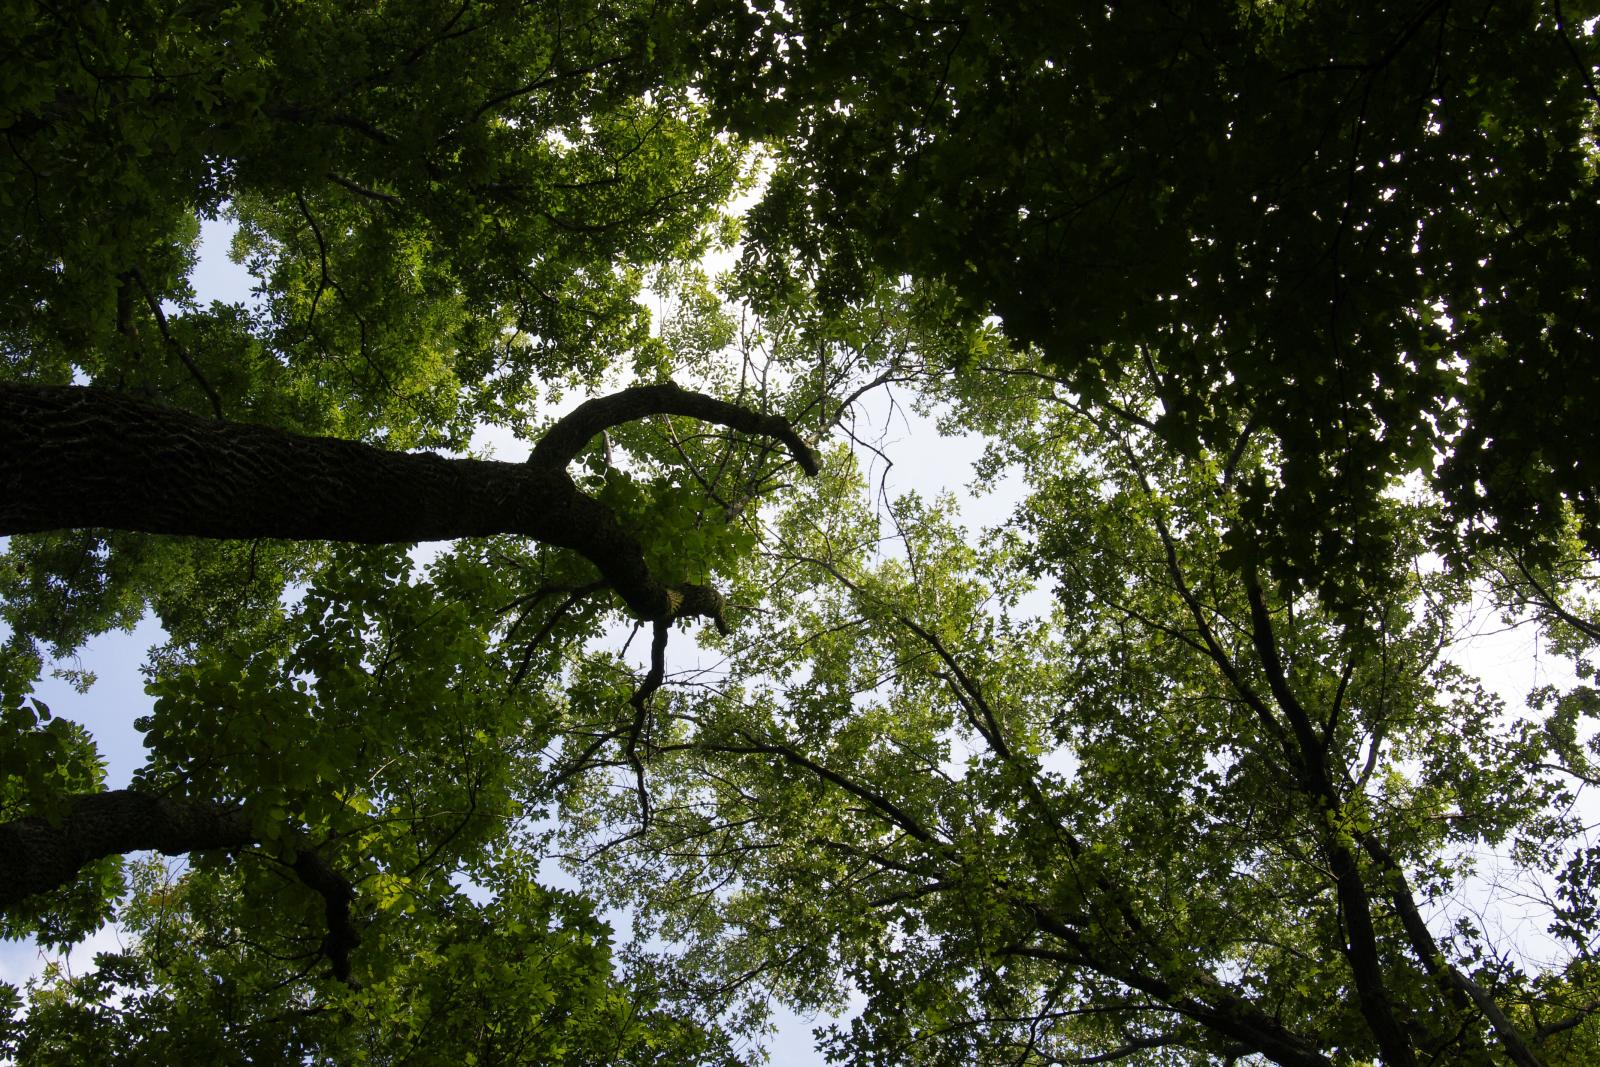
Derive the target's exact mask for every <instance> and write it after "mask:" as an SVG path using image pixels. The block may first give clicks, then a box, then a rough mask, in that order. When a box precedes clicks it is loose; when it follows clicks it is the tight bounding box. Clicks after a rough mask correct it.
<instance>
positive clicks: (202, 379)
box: [118, 267, 223, 422]
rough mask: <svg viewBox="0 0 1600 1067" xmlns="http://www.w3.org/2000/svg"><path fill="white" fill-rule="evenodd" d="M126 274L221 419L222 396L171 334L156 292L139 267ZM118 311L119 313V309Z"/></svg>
mask: <svg viewBox="0 0 1600 1067" xmlns="http://www.w3.org/2000/svg"><path fill="white" fill-rule="evenodd" d="M127 276H128V277H129V278H131V279H133V282H134V284H136V285H137V286H138V287H139V291H140V292H141V293H143V294H144V302H145V305H146V306H147V307H149V309H150V314H152V315H154V316H155V319H156V325H157V326H158V327H160V329H161V339H162V340H163V341H165V342H166V343H167V347H168V348H170V349H171V350H172V352H173V354H174V355H176V356H177V357H178V359H179V360H180V361H181V362H182V363H183V365H184V366H185V367H186V368H188V370H189V376H190V377H191V378H193V379H194V380H195V382H196V384H198V385H199V386H200V389H201V391H202V392H204V393H205V394H206V399H208V400H210V401H211V412H212V414H214V415H215V416H216V417H217V421H218V422H221V421H223V415H222V397H220V396H218V395H217V391H216V390H215V389H213V388H212V387H211V383H210V382H209V381H207V380H206V376H205V375H204V374H202V373H200V368H199V367H197V366H196V365H195V362H194V360H192V359H190V358H189V351H188V349H186V348H184V347H183V345H182V344H180V343H179V342H178V339H177V338H176V337H174V336H172V327H171V326H169V325H168V324H167V313H166V312H165V311H163V310H161V301H160V300H157V299H156V294H155V293H153V292H151V291H150V286H149V285H147V284H146V283H145V280H144V275H143V274H141V273H140V272H139V268H137V267H135V268H134V269H133V270H131V271H129V272H128V275H127ZM118 313H119V314H120V313H121V312H120V309H119V312H118Z"/></svg>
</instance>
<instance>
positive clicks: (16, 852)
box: [0, 789, 360, 980]
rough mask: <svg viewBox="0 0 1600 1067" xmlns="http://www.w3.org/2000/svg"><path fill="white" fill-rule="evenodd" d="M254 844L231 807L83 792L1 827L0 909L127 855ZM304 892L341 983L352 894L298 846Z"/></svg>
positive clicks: (353, 935)
mask: <svg viewBox="0 0 1600 1067" xmlns="http://www.w3.org/2000/svg"><path fill="white" fill-rule="evenodd" d="M257 843H258V838H257V835H256V832H255V829H254V827H253V826H252V825H251V822H250V820H249V819H248V818H246V817H245V815H244V813H243V811H242V810H241V809H240V808H239V807H238V805H235V804H224V803H220V802H218V801H213V800H199V799H194V798H186V797H163V796H156V795H154V794H151V793H140V792H136V791H134V790H131V789H117V790H112V791H110V792H106V793H85V794H81V795H78V796H73V797H69V798H67V799H66V804H65V811H64V812H63V813H61V814H60V817H59V819H57V820H55V821H52V820H50V819H47V818H45V817H43V816H39V815H29V816H25V817H23V818H20V819H13V820H12V821H10V822H6V823H0V855H3V856H4V857H5V864H4V866H3V867H0V910H3V909H6V908H11V907H15V906H16V905H17V904H19V903H21V902H22V901H24V900H26V899H27V898H29V897H32V896H36V895H38V894H40V893H48V892H50V891H51V890H55V889H59V888H61V887H62V886H65V885H67V884H69V883H70V882H71V881H72V880H73V879H74V878H76V877H77V875H78V872H79V871H80V870H82V869H83V868H84V867H85V866H87V865H88V864H90V863H93V862H94V861H95V860H99V859H104V858H106V857H107V856H120V855H125V854H127V853H129V852H143V851H152V852H160V853H161V854H163V855H166V856H180V855H185V854H187V853H190V852H206V851H210V850H214V849H229V850H234V849H242V848H248V847H251V846H253V845H255V844H257ZM290 866H291V867H292V869H293V870H294V872H295V875H296V876H297V877H298V878H299V879H300V881H301V882H302V883H304V885H305V886H306V888H308V889H310V890H312V891H314V892H315V893H317V894H318V895H319V896H321V897H322V899H323V901H324V904H325V914H326V918H327V926H328V932H327V935H326V936H325V937H324V938H323V941H322V951H323V952H324V953H325V954H326V955H327V957H328V961H329V963H330V964H331V965H332V967H333V973H334V975H335V976H336V977H337V978H339V979H340V980H346V979H348V978H349V977H350V953H351V952H352V951H353V950H354V949H355V947H356V945H357V944H358V942H359V940H360V935H359V934H358V933H357V931H356V928H355V924H354V922H353V921H352V918H351V915H350V903H351V901H353V900H354V899H355V889H354V888H353V887H352V886H351V885H350V883H349V882H348V881H347V880H346V879H345V878H344V876H342V875H341V874H339V872H338V871H336V870H334V869H333V867H331V866H330V865H329V864H328V862H327V861H326V860H324V859H323V858H322V857H321V856H319V855H317V853H316V852H315V851H314V850H313V849H311V848H309V847H306V846H304V845H302V846H301V847H299V848H298V850H297V852H296V854H295V859H294V861H293V862H292V863H291V864H290Z"/></svg>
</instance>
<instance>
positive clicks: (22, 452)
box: [0, 384, 817, 627]
mask: <svg viewBox="0 0 1600 1067" xmlns="http://www.w3.org/2000/svg"><path fill="white" fill-rule="evenodd" d="M653 414H680V415H688V416H692V417H696V418H701V419H705V420H706V421H710V422H715V423H718V424H720V425H725V426H729V427H732V428H733V429H738V430H743V431H746V432H751V433H761V434H765V435H768V436H772V437H775V438H778V439H779V440H782V441H783V442H784V443H785V444H786V445H788V447H789V448H790V450H791V451H792V452H794V454H795V457H796V459H797V460H799V461H800V463H801V466H802V467H804V468H805V469H806V470H807V471H810V472H813V473H814V472H815V471H816V469H817V468H816V458H815V455H814V454H813V453H812V452H811V450H810V448H809V447H808V446H806V444H805V443H804V442H803V441H802V440H800V438H799V436H798V435H797V434H795V432H794V431H793V429H792V428H790V427H789V425H788V424H787V423H785V422H783V421H782V420H781V419H778V418H776V417H774V416H767V415H761V414H758V413H756V412H752V411H749V410H747V409H744V408H740V407H738V406H737V405H734V404H729V403H727V402H725V401H721V400H716V399H715V398H712V397H707V396H702V395H700V394H698V393H692V392H689V391H688V390H685V389H681V388H679V387H678V386H676V385H652V386H639V387H636V388H634V389H626V390H623V391H622V392H620V393H616V394H613V395H612V396H609V397H601V398H598V399H597V400H592V401H589V402H588V403H587V404H584V405H580V406H579V408H578V409H577V410H576V411H574V412H572V413H571V414H569V415H568V416H567V417H566V418H564V419H562V420H560V421H559V422H557V423H556V425H555V426H554V427H552V428H551V430H550V432H549V433H548V434H547V435H546V437H545V439H544V440H542V441H540V443H539V445H538V446H537V447H536V448H535V449H534V452H533V455H532V456H530V458H529V461H528V462H526V463H502V462H493V461H489V460H477V459H447V458H445V457H442V456H438V455H435V454H433V453H430V452H389V451H385V450H384V449H381V448H375V447H373V446H371V445H366V444H361V443H359V442H355V441H345V440H340V439H337V438H328V437H309V436H305V435H301V434H295V433H290V432H287V431H283V430H275V429H271V428H269V427H265V426H256V425H252V424H248V423H224V422H218V421H215V420H209V419H202V418H199V417H197V416H194V415H190V414H188V413H186V412H182V411H177V410H174V409H171V408H165V407H159V406H156V405H152V404H147V403H144V402H141V401H138V400H134V399H132V398H130V397H128V396H125V395H123V394H120V393H115V392H111V391H108V390H104V389H97V388H91V387H84V386H48V385H29V384H6V385H0V535H3V534H16V533H32V532H39V531H45V530H61V529H76V528H108V529H116V530H133V531H140V532H144V533H160V534H179V535H189V536H195V537H217V538H240V539H246V538H262V537H270V538H282V539H285V540H326V541H352V542H358V543H364V544H388V543H410V542H416V541H440V540H453V539H456V538H460V537H481V536H488V535H492V534H521V535H523V536H527V537H531V538H534V539H535V540H538V541H542V542H544V543H546V544H550V545H554V546H557V547H561V548H568V549H571V550H573V551H575V552H577V553H579V554H580V555H582V556H584V557H585V558H587V559H588V560H589V561H590V562H592V563H593V564H594V565H595V566H596V567H597V568H598V569H599V570H600V573H601V575H602V576H603V577H604V578H605V580H606V582H607V583H608V584H610V585H611V587H612V588H613V589H615V590H616V592H617V594H618V595H619V596H620V597H621V598H622V600H623V602H624V603H625V604H626V605H627V607H628V610H629V611H630V612H632V613H633V614H634V615H635V616H637V617H639V618H641V619H647V620H652V621H660V620H671V619H676V618H686V617H705V618H710V619H712V620H713V621H714V622H716V623H717V624H718V626H719V627H720V626H722V625H724V623H723V621H722V617H721V604H722V598H721V596H720V595H719V594H717V593H716V591H715V590H712V589H708V588H705V587H701V586H681V587H677V588H669V587H668V586H666V585H664V584H663V583H662V582H660V581H659V580H658V579H657V578H656V577H655V575H653V574H652V573H651V572H650V569H649V567H648V566H647V565H646V563H645V559H644V551H643V548H642V546H641V545H640V543H639V541H638V539H637V538H636V537H635V536H634V535H633V534H632V533H631V532H629V531H628V530H626V529H625V528H624V527H623V526H622V524H621V523H619V522H618V521H617V517H616V515H615V514H614V513H613V512H612V511H611V509H610V508H608V507H606V506H605V505H603V504H601V503H599V502H598V501H596V500H594V499H593V498H592V497H589V496H587V495H585V494H584V493H583V492H581V491H580V490H579V489H578V487H577V485H576V484H575V483H574V482H573V481H572V479H571V478H570V477H569V476H568V475H567V473H566V470H565V467H566V464H567V463H568V462H569V461H570V460H571V458H572V457H573V456H574V455H576V454H577V452H578V451H579V450H581V449H582V447H583V445H584V444H585V443H587V441H589V440H590V439H591V438H592V437H593V436H594V434H596V433H598V432H600V431H601V430H603V429H605V428H606V427H608V426H614V425H617V424H618V423H621V422H626V421H629V420H631V419H637V418H643V417H646V416H649V415H653Z"/></svg>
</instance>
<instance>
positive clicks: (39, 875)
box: [0, 789, 256, 909]
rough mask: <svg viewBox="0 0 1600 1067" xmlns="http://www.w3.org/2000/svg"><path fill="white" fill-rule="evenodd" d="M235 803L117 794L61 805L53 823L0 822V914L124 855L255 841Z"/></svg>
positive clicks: (227, 846)
mask: <svg viewBox="0 0 1600 1067" xmlns="http://www.w3.org/2000/svg"><path fill="white" fill-rule="evenodd" d="M255 840H256V836H255V833H254V832H253V831H252V830H251V828H250V824H249V822H248V821H247V820H246V819H245V818H244V817H243V815H241V814H240V812H239V809H238V808H237V807H236V806H232V805H227V804H219V803H214V802H209V801H200V800H187V799H174V798H169V797H160V796H154V795H152V794H149V793H136V792H134V791H132V790H128V789H121V790H114V791H112V792H109V793H86V794H84V795H81V796H75V797H72V798H70V799H69V800H68V801H67V808H66V811H65V812H64V813H63V815H62V817H61V819H60V821H59V823H54V824H53V823H52V822H51V821H50V820H48V819H45V818H43V817H41V816H37V815H31V816H28V817H26V818H22V819H15V820H13V821H11V822H6V823H0V855H3V856H4V857H5V863H4V865H3V867H0V909H3V908H9V907H11V906H13V905H15V904H17V903H18V902H19V901H22V900H25V899H26V898H28V897H31V896H34V895H35V894H38V893H47V892H49V891H50V890H52V889H59V888H60V887H62V886H64V885H66V884H68V883H69V882H71V881H72V880H73V879H74V878H75V877H77V874H78V872H79V871H80V870H82V869H83V868H84V867H85V866H86V865H88V864H90V863H93V862H94V861H95V860H98V859H104V858H105V857H107V856H120V855H123V854H125V853H128V852H144V851H152V852H160V853H163V854H164V855H168V856H177V855H182V854H184V853H188V852H204V851H206V850H208V849H235V848H243V847H245V846H247V845H252V844H254V843H255Z"/></svg>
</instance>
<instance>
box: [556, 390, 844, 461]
mask: <svg viewBox="0 0 1600 1067" xmlns="http://www.w3.org/2000/svg"><path fill="white" fill-rule="evenodd" d="M651 415H685V416H687V417H689V418H692V419H699V420H700V421H701V422H709V423H714V424H715V425H718V426H726V427H728V428H729V429H733V430H740V431H742V432H744V433H748V434H755V435H757V436H760V437H770V438H772V439H774V440H776V441H781V442H782V443H783V444H784V445H786V446H787V447H788V449H789V452H790V453H791V454H792V455H793V456H794V458H795V461H796V462H797V463H799V464H800V467H801V469H802V470H804V471H805V472H806V473H807V474H810V475H813V476H814V475H816V474H817V472H818V471H819V469H820V468H819V467H818V465H817V456H816V453H815V452H813V451H812V449H811V446H810V445H808V444H806V443H805V441H804V440H802V439H801V437H800V435H799V434H797V433H796V432H795V431H794V427H792V426H790V425H789V423H788V422H787V421H785V420H784V419H781V418H779V417H778V416H776V415H763V414H762V413H760V412H758V411H752V410H750V409H749V408H745V407H740V406H739V405H738V404H730V403H729V402H728V401H726V400H718V399H717V398H716V397H714V396H706V395H705V394H704V393H696V392H691V391H690V390H688V389H684V388H683V387H681V386H679V385H675V384H674V383H672V382H662V383H660V384H658V385H636V386H633V387H632V388H629V389H624V390H622V391H621V392H618V393H611V394H609V395H608V396H599V397H595V398H594V399H593V400H587V401H585V402H584V403H582V404H579V405H578V406H577V407H576V408H575V409H573V411H572V412H570V413H569V414H567V415H566V416H565V417H563V418H561V419H560V420H558V421H557V422H556V424H555V425H554V426H552V427H551V428H550V429H549V430H548V431H547V432H546V433H545V435H544V436H543V437H541V438H540V439H539V443H538V444H537V445H535V446H534V449H533V454H532V455H531V456H529V457H528V462H529V463H531V464H537V465H542V466H546V467H552V468H556V469H561V468H565V467H566V465H567V464H568V463H571V462H572V461H573V460H574V459H575V458H577V455H578V453H579V452H581V451H583V447H584V446H585V445H587V444H588V443H589V442H590V441H592V440H593V439H594V438H595V437H596V436H598V435H599V434H601V433H603V432H604V431H606V430H609V429H610V428H611V427H613V426H620V425H622V424H623V423H625V422H636V421H638V420H639V419H643V418H647V417H649V416H651Z"/></svg>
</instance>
